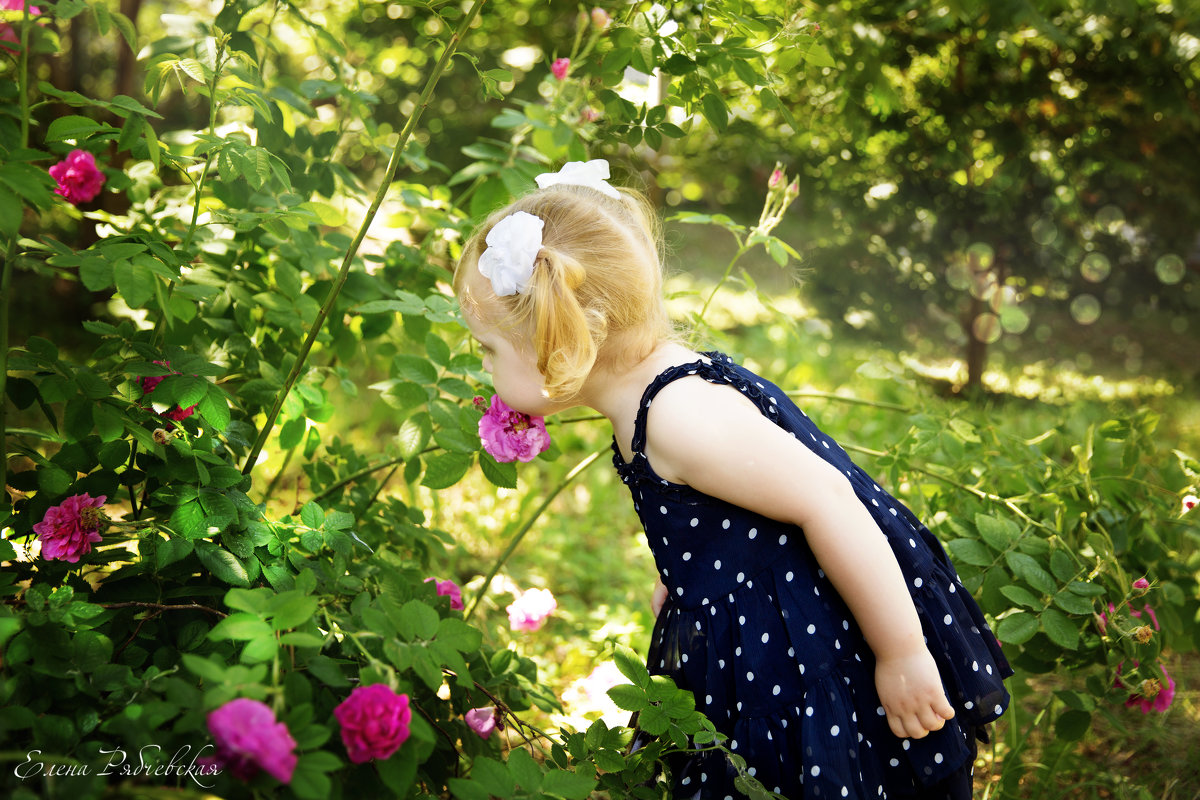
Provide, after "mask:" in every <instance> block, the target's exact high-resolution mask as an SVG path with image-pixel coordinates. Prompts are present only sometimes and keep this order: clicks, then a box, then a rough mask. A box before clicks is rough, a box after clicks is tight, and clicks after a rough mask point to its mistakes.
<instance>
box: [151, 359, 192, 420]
mask: <svg viewBox="0 0 1200 800" xmlns="http://www.w3.org/2000/svg"><path fill="white" fill-rule="evenodd" d="M154 363H155V364H158V365H159V366H160V367H166V368H167V369H171V362H170V361H155V362H154ZM171 372H172V373H173V374H175V375H180V374H182V373H179V372H176V371H175V370H171ZM165 377H166V375H148V376H145V377H142V378H138V385H139V386H141V387H142V397H145V396H146V395H148V394H150V393H151V392H153V391H154V389H155V387H156V386H158V385H159V384H160V383H162V382H163V378H165ZM195 413H196V407H195V406H188V407H187V408H180V407H179V406H178V405H177V406H175V407H174V408H170V409H167V410H166V411H159V412H158V415H159V416H160V417H166V418H167V419H173V420H175V421H176V422H178V421H179V420H183V419H187V418H188V417H190V416H191V415H192V414H195Z"/></svg>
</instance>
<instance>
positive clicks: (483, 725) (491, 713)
mask: <svg viewBox="0 0 1200 800" xmlns="http://www.w3.org/2000/svg"><path fill="white" fill-rule="evenodd" d="M463 719H464V720H466V723H467V727H468V728H470V729H471V730H473V731H475V732H476V733H477V734H479V735H480V737H482V738H484V739H486V738H488V737H489V736H491V735H492V731H494V730H496V728H497V727H503V724H502V723H501V722H500V714H499V713H497V709H496V707H495V706H483V707H482V708H472V709H471V710H470V711H468V712H467V713H466V714H463Z"/></svg>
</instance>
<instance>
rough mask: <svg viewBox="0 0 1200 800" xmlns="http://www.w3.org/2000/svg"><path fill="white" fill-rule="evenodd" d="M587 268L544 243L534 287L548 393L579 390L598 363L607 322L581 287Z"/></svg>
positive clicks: (540, 359) (539, 355) (564, 394)
mask: <svg viewBox="0 0 1200 800" xmlns="http://www.w3.org/2000/svg"><path fill="white" fill-rule="evenodd" d="M586 274H587V273H586V272H585V270H584V267H583V265H582V264H580V263H579V262H578V261H577V260H575V259H574V258H571V257H570V256H566V255H564V254H562V253H559V252H557V251H555V250H552V249H550V248H547V247H543V248H542V250H541V252H540V253H539V254H538V263H537V265H536V266H535V268H534V280H533V286H532V292H531V293H532V295H533V305H534V320H535V324H536V329H535V330H536V341H537V367H538V371H539V372H541V373H542V375H543V376H544V377H545V379H546V394H547V395H548V396H549V397H550V398H551V399H563V398H567V397H571V396H572V395H574V394H576V393H577V392H578V391H579V389H580V387H582V386H583V382H584V380H586V378H587V376H588V373H589V372H591V371H592V366H593V365H594V364H595V363H596V352H597V347H598V343H599V342H600V341H602V340H603V338H604V334H605V330H606V327H607V325H606V322H605V320H604V318H603V316H602V315H600V314H589V313H588V312H587V311H586V310H585V309H584V308H583V306H582V305H581V304H580V302H579V297H578V295H577V293H576V290H577V289H578V288H579V286H580V285H582V284H583V279H584V277H585V276H586Z"/></svg>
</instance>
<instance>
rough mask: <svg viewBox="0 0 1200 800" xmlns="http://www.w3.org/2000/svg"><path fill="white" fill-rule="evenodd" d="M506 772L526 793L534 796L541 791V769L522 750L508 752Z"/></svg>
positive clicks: (531, 757)
mask: <svg viewBox="0 0 1200 800" xmlns="http://www.w3.org/2000/svg"><path fill="white" fill-rule="evenodd" d="M508 771H509V774H511V775H512V776H513V778H515V779H516V781H517V785H519V786H520V787H521V788H522V789H524V790H525V791H526V792H527V793H529V794H535V793H536V792H538V791H539V790H540V789H541V786H542V768H541V767H539V766H538V764H537V762H536V761H534V760H533V756H531V755H529V753H528V751H526V750H525V749H524V748H519V747H518V748H516V749H514V750H511V751H509V754H508Z"/></svg>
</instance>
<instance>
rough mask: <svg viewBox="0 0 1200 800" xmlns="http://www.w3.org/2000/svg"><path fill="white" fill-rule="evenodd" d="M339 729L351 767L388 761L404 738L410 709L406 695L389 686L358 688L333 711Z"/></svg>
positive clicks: (409, 719)
mask: <svg viewBox="0 0 1200 800" xmlns="http://www.w3.org/2000/svg"><path fill="white" fill-rule="evenodd" d="M333 715H334V716H335V717H337V721H338V723H339V724H340V725H341V726H342V742H343V743H345V745H346V753H347V754H348V755H349V756H350V760H351V761H353V762H354V763H355V764H362V763H363V762H366V761H370V760H371V759H373V758H377V759H380V760H383V759H386V758H389V757H391V755H392V754H393V753H395V752H396V751H397V750H399V749H400V745H402V744H404V740H405V739H407V738H408V732H409V730H408V725H409V723H410V722H411V721H412V709H410V708H409V707H408V695H406V694H396V693H395V692H394V691H393V690H392V688H391V687H390V686H387V685H385V684H382V683H373V684H371V685H370V686H359V687H358V688H356V689H355V690H354V691H352V692H351V693H350V696H349V697H347V698H346V699H345V700H343V701H342V702H341V704H340V705H338V707H337V708H335V709H334V710H333Z"/></svg>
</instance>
